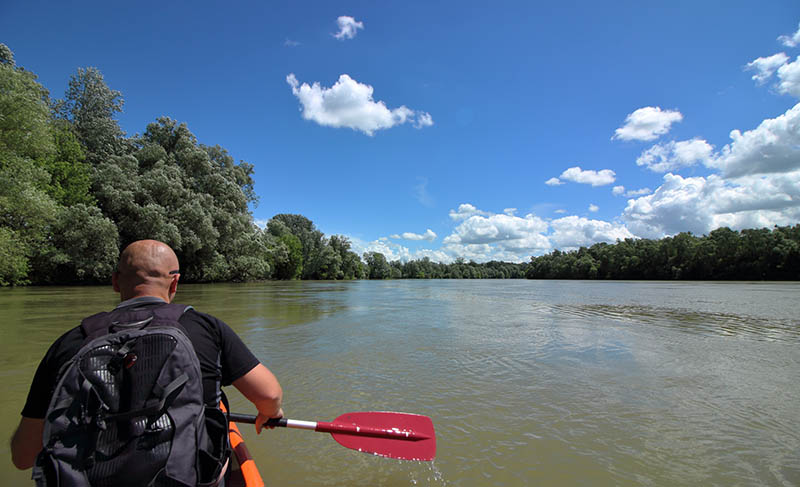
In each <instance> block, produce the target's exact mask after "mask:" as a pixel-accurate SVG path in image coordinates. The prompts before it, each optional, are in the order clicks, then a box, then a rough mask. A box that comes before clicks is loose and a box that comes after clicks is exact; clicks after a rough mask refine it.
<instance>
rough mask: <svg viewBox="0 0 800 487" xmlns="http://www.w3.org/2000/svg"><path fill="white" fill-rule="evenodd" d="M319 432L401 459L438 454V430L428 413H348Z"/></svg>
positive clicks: (321, 425)
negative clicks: (424, 414)
mask: <svg viewBox="0 0 800 487" xmlns="http://www.w3.org/2000/svg"><path fill="white" fill-rule="evenodd" d="M317 431H327V432H328V433H331V435H332V436H333V439H334V440H336V441H337V442H338V443H339V444H340V445H342V446H346V447H347V448H351V449H353V450H358V451H361V452H365V453H372V454H375V455H380V456H383V457H389V458H398V459H400V460H420V461H430V460H433V458H434V457H435V456H436V432H435V431H434V429H433V421H431V418H429V417H427V416H422V415H419V414H409V413H391V412H362V413H347V414H343V415H341V416H339V417H338V418H336V419H335V420H333V422H331V423H322V422H320V423H318V424H317Z"/></svg>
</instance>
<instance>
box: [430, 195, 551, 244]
mask: <svg viewBox="0 0 800 487" xmlns="http://www.w3.org/2000/svg"><path fill="white" fill-rule="evenodd" d="M464 206H470V207H472V205H461V207H464ZM461 207H459V209H461ZM472 208H474V207H472ZM454 213H455V212H453V211H451V216H452V215H453V214H454ZM480 213H483V215H486V216H483V215H481V214H478V212H477V211H476V212H475V213H473V214H472V216H470V217H468V218H466V219H465V220H464V221H463V222H461V223H460V224H459V225H458V226H457V227H456V228H455V229H454V230H453V233H452V234H450V235H448V236H447V237H445V239H444V243H445V244H458V245H462V246H463V245H489V244H498V245H500V246H501V247H503V248H505V249H515V250H530V251H533V250H535V249H546V248H548V247H549V242H548V240H547V238H546V237H545V236H544V235H542V234H543V233H544V232H546V231H547V227H548V225H547V222H546V221H544V220H542V219H541V218H539V217H537V216H535V215H533V214H528V215H526V216H525V217H519V216H513V215H508V214H491V213H489V214H487V212H480Z"/></svg>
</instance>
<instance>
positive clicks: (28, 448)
mask: <svg viewBox="0 0 800 487" xmlns="http://www.w3.org/2000/svg"><path fill="white" fill-rule="evenodd" d="M179 278H180V273H179V267H178V257H177V256H176V255H175V252H173V251H172V249H171V248H170V247H169V246H168V245H166V244H164V243H162V242H158V241H156V240H140V241H137V242H133V243H132V244H130V245H129V246H128V247H127V248H125V250H123V252H122V254H121V255H120V259H119V265H118V267H117V270H116V271H115V272H114V274H113V275H112V285H113V288H114V291H116V292H118V293H119V295H120V298H121V301H122V302H121V303H120V304H119V306H117V308H116V309H124V308H132V307H137V308H141V307H147V306H153V307H155V306H159V305H160V304H164V303H169V302H171V301H172V298H173V297H175V293H176V292H177V290H178V279H179ZM179 323H180V324H181V325H182V326H183V327H184V329H185V330H186V332H187V335H188V338H189V340H190V341H191V342H192V345H193V346H194V349H195V353H196V354H197V357H198V359H199V361H200V369H201V373H202V376H203V400H204V402H205V403H206V404H207V405H212V406H216V404H217V401H218V398H219V386H220V385H230V384H233V386H234V387H236V388H237V389H238V390H239V391H240V392H241V393H242V394H243V395H244V396H245V397H246V398H247V399H249V400H250V401H251V402H252V403H253V404H254V405H255V406H256V409H257V410H258V419H257V420H256V431H257V432H258V433H261V425H262V424H263V423H265V422H266V421H267V420H268V419H270V418H280V417H283V410H282V409H281V401H282V399H283V391H282V390H281V386H280V384H279V383H278V380H277V379H276V378H275V376H274V375H273V374H272V372H270V371H269V369H267V368H266V367H265V366H264V365H262V364H261V363H260V362H259V360H258V359H257V358H256V357H255V356H254V355H253V354H252V353H251V352H250V350H249V349H248V348H247V347H246V346H245V345H244V343H242V341H241V339H240V338H239V337H238V336H237V335H236V333H234V332H233V330H231V328H230V327H228V325H226V324H225V323H224V322H222V321H220V320H218V319H217V318H215V317H213V316H210V315H207V314H204V313H200V312H197V311H194V310H188V311H186V312H185V313H184V314H183V316H182V317H181V318H180V320H179ZM85 338H86V337H85V336H83V330H82V329H81V327H80V326H77V327H75V328H73V329H72V330H70V331H68V332H67V333H65V334H64V335H62V336H61V337H60V338H59V339H58V340H56V341H55V342H54V343H53V345H52V346H51V347H50V349H49V350H48V351H47V354H46V355H45V357H44V358H43V359H42V361H41V363H40V364H39V368H38V369H37V370H36V375H35V376H34V378H33V383H32V384H31V389H30V392H29V393H28V399H27V401H26V403H25V407H24V408H23V410H22V418H21V419H20V423H19V426H18V427H17V430H16V432H15V433H14V436H13V437H12V439H11V455H12V461H13V462H14V465H15V466H16V467H17V468H19V469H20V470H24V469H28V468H31V467H33V465H34V463H35V461H36V456H37V455H38V454H39V451H41V450H42V447H43V445H42V433H43V429H44V417H45V414H46V412H47V408H48V405H49V403H50V397H51V396H52V394H53V390H54V389H55V386H56V381H57V379H58V377H57V376H58V371H59V370H60V369H61V365H62V364H64V363H65V362H67V361H68V360H69V359H70V358H72V357H73V356H74V355H75V354H76V353H77V352H78V350H79V349H80V348H81V346H82V344H83V342H84V339H85Z"/></svg>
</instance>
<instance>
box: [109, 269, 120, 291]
mask: <svg viewBox="0 0 800 487" xmlns="http://www.w3.org/2000/svg"><path fill="white" fill-rule="evenodd" d="M111 287H113V288H114V292H119V272H117V271H114V272H112V273H111Z"/></svg>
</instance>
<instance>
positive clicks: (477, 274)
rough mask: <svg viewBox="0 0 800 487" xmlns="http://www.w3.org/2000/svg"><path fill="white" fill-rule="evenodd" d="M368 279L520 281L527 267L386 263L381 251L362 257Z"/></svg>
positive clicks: (425, 261)
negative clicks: (365, 264)
mask: <svg viewBox="0 0 800 487" xmlns="http://www.w3.org/2000/svg"><path fill="white" fill-rule="evenodd" d="M364 260H366V263H367V274H366V277H367V278H369V279H522V278H524V277H525V271H526V270H527V268H528V264H515V263H510V262H497V261H491V262H484V263H480V264H479V263H476V262H473V261H470V262H468V263H465V262H464V259H461V258H459V259H457V260H456V261H455V262H453V263H452V264H442V263H439V262H433V261H431V260H430V259H429V258H428V257H424V258H422V259H419V260H409V261H407V262H402V261H399V260H396V261H392V262H388V261H387V260H386V257H385V256H384V255H383V254H381V253H380V252H367V253H365V254H364Z"/></svg>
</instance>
